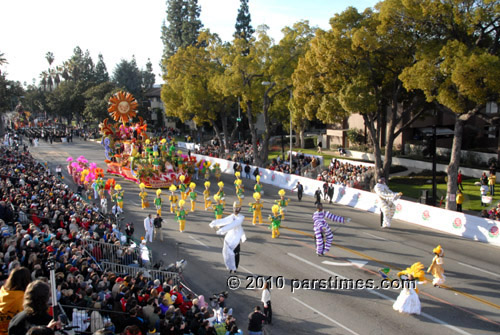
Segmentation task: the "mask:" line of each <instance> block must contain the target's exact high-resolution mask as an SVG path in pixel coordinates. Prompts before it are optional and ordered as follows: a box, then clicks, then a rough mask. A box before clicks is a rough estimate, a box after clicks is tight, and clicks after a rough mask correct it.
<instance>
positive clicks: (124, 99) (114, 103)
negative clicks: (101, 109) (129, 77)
mask: <svg viewBox="0 0 500 335" xmlns="http://www.w3.org/2000/svg"><path fill="white" fill-rule="evenodd" d="M108 103H109V107H108V113H109V114H111V117H112V118H113V119H114V120H115V121H118V120H120V121H121V122H123V123H125V122H128V121H129V120H131V119H132V118H133V117H134V116H135V115H136V114H137V112H136V109H137V106H138V105H139V104H138V103H137V100H135V98H134V96H133V95H132V94H130V93H128V92H123V91H120V92H118V93H115V94H114V95H113V96H111V98H109V102H108Z"/></svg>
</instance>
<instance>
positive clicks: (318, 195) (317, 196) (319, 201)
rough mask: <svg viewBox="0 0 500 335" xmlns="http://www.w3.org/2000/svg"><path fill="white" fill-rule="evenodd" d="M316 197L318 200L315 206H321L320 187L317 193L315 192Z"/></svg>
mask: <svg viewBox="0 0 500 335" xmlns="http://www.w3.org/2000/svg"><path fill="white" fill-rule="evenodd" d="M314 197H315V198H316V201H315V202H314V204H315V205H318V204H321V189H320V188H319V187H318V189H317V190H316V192H314Z"/></svg>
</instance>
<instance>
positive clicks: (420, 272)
mask: <svg viewBox="0 0 500 335" xmlns="http://www.w3.org/2000/svg"><path fill="white" fill-rule="evenodd" d="M402 275H407V276H409V275H411V276H413V278H414V279H415V280H418V281H424V280H425V272H424V265H423V264H422V263H420V262H416V263H414V264H413V265H412V266H410V267H409V268H406V270H403V271H401V272H399V273H398V277H401V276H402Z"/></svg>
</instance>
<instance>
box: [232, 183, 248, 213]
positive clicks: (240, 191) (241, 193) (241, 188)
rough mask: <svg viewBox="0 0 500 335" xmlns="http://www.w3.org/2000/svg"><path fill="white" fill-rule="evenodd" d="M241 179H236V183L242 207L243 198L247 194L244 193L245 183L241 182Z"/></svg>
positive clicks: (237, 194)
mask: <svg viewBox="0 0 500 335" xmlns="http://www.w3.org/2000/svg"><path fill="white" fill-rule="evenodd" d="M241 183H242V182H241V179H236V180H235V181H234V184H235V185H236V196H237V197H238V201H239V205H240V207H241V199H243V198H244V197H245V194H243V191H244V190H243V185H242V184H241Z"/></svg>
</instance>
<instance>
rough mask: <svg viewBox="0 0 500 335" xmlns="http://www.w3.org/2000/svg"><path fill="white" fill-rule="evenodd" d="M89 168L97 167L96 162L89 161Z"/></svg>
mask: <svg viewBox="0 0 500 335" xmlns="http://www.w3.org/2000/svg"><path fill="white" fill-rule="evenodd" d="M89 167H90V169H91V170H94V169H95V168H97V164H96V163H90V166H89Z"/></svg>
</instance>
